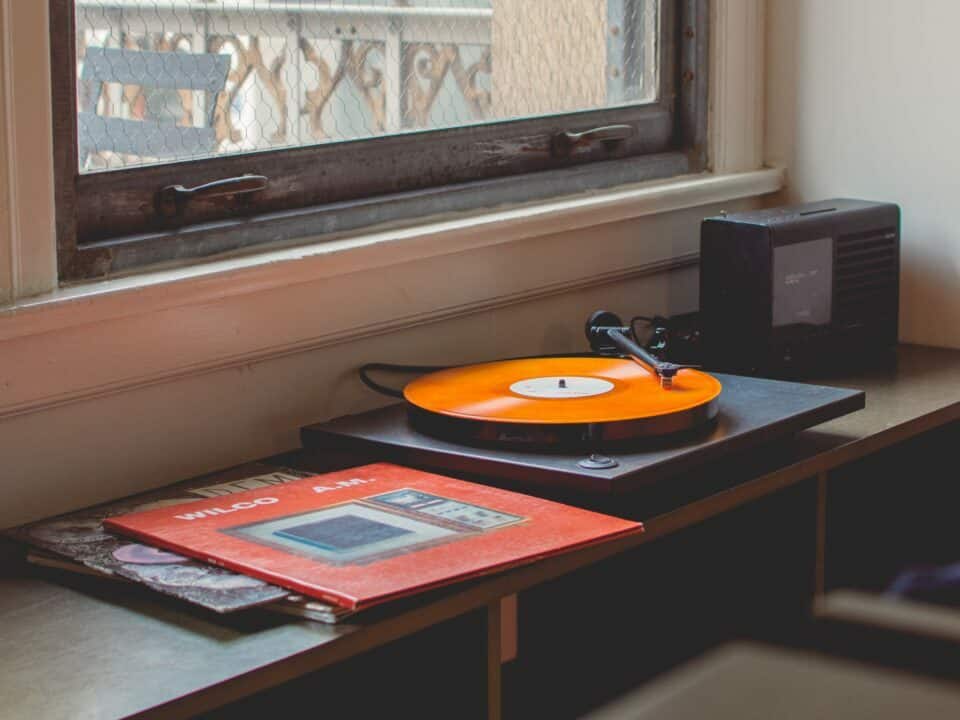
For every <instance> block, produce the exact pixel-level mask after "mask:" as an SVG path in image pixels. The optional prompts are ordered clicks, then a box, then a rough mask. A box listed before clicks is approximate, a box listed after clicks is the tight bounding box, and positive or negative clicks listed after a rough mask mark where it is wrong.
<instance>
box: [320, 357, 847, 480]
mask: <svg viewBox="0 0 960 720" xmlns="http://www.w3.org/2000/svg"><path fill="white" fill-rule="evenodd" d="M714 376H715V377H716V378H717V380H719V381H720V383H721V384H722V385H723V393H722V395H720V397H719V412H718V414H717V417H716V420H715V421H714V422H712V423H710V424H707V425H704V426H702V427H701V428H700V429H699V430H695V431H690V432H684V433H679V434H677V435H674V436H667V437H659V438H641V439H639V440H635V441H632V442H630V443H629V444H626V445H622V444H618V445H616V446H609V447H608V446H598V447H596V448H594V449H593V450H595V452H596V453H598V454H599V455H600V457H599V458H594V460H601V461H602V460H607V461H609V462H592V461H591V458H590V455H591V448H584V447H579V448H572V447H563V446H559V448H558V449H554V450H549V451H545V450H520V449H516V448H514V447H506V448H502V447H495V446H475V445H470V444H466V443H461V442H455V441H452V440H449V439H439V438H437V437H435V436H433V435H430V434H427V433H424V432H422V431H420V430H418V429H417V428H416V427H414V425H413V424H412V423H411V422H410V419H409V416H408V411H407V406H406V405H405V404H400V405H393V406H390V407H386V408H382V409H379V410H373V411H370V412H366V413H362V414H359V415H348V416H345V417H341V418H337V419H335V420H331V421H330V422H327V423H322V424H319V425H311V426H308V427H305V428H303V430H302V431H301V436H302V440H303V445H304V447H307V448H317V449H334V450H344V451H360V452H362V453H364V454H365V455H369V456H374V457H378V458H382V459H388V460H392V461H395V462H400V463H404V464H408V465H411V466H414V467H421V468H425V469H433V470H437V471H441V472H442V471H447V472H455V473H456V472H459V473H468V474H470V475H473V476H488V477H491V478H497V479H502V480H508V481H511V482H513V483H515V484H518V485H528V486H529V485H537V484H539V485H547V486H550V487H567V488H571V489H577V490H582V491H588V492H597V493H619V492H629V491H631V490H634V489H637V488H639V487H642V486H644V485H647V484H649V483H653V482H656V481H658V480H662V479H664V478H668V477H670V476H672V475H675V474H677V473H679V472H682V471H685V470H689V469H692V468H694V467H697V466H699V465H702V464H704V463H707V462H710V461H712V460H716V459H718V458H720V457H722V456H725V455H727V454H730V453H733V452H738V451H743V450H746V449H749V448H751V447H757V446H760V445H762V444H765V443H769V442H771V441H774V440H777V439H780V438H784V437H787V436H789V435H792V434H794V433H797V432H799V431H801V430H804V429H806V428H809V427H812V426H813V425H818V424H820V423H822V422H826V421H827V420H832V419H833V418H837V417H840V416H842V415H846V414H848V413H851V412H854V411H855V410H859V409H861V408H863V407H864V393H863V392H862V391H860V390H848V389H843V388H833V387H825V386H820V385H807V384H802V383H794V382H783V381H778V380H765V379H760V378H750V377H740V376H737V375H724V374H720V373H716V374H715V375H714Z"/></svg>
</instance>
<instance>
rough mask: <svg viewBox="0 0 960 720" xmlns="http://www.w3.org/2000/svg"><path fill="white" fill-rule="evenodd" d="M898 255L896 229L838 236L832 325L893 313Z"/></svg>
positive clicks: (894, 311) (882, 229) (894, 312)
mask: <svg viewBox="0 0 960 720" xmlns="http://www.w3.org/2000/svg"><path fill="white" fill-rule="evenodd" d="M899 256H900V248H899V243H898V242H897V229H896V228H895V227H886V228H879V229H876V230H868V231H866V232H859V233H851V234H849V235H841V236H839V237H837V241H836V262H835V264H834V271H835V273H836V274H835V280H834V282H835V285H836V297H835V298H834V301H835V302H834V308H833V318H834V322H836V323H849V322H858V321H863V320H864V319H865V318H867V317H877V316H883V315H895V314H896V312H897V302H898V298H897V295H898V293H897V290H896V286H897V282H898V275H899V272H900V257H899Z"/></svg>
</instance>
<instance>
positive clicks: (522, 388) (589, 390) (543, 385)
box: [510, 375, 615, 399]
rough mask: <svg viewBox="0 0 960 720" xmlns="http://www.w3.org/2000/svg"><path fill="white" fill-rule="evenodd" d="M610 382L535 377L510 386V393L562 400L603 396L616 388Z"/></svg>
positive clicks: (583, 378)
mask: <svg viewBox="0 0 960 720" xmlns="http://www.w3.org/2000/svg"><path fill="white" fill-rule="evenodd" d="M614 387H615V386H614V384H613V383H612V382H610V381H609V380H604V379H602V378H593V377H580V376H577V375H574V376H572V377H561V376H551V377H535V378H527V379H526V380H518V381H517V382H515V383H513V384H512V385H511V386H510V392H512V393H515V394H517V395H522V396H523V397H529V398H542V399H561V398H579V397H593V396H594V395H603V394H604V393H608V392H610V391H611V390H613V388H614Z"/></svg>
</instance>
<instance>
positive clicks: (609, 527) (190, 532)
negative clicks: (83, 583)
mask: <svg viewBox="0 0 960 720" xmlns="http://www.w3.org/2000/svg"><path fill="white" fill-rule="evenodd" d="M104 526H105V527H107V528H108V529H110V530H112V531H114V532H117V533H120V534H122V535H129V536H131V537H134V538H136V539H138V540H140V541H142V542H146V543H148V544H152V545H156V546H159V547H162V548H166V549H169V550H173V551H175V552H178V553H181V554H184V555H190V556H192V557H195V558H198V559H200V560H204V561H206V562H209V563H213V564H216V565H221V566H223V567H227V568H230V569H232V570H235V571H237V572H241V573H244V574H247V575H250V576H253V577H257V578H260V579H262V580H266V581H268V582H271V583H274V584H276V585H280V586H282V587H285V588H289V589H291V590H295V591H297V592H299V593H303V594H305V595H311V596H313V597H317V598H320V599H322V600H325V601H327V602H330V603H334V604H337V605H340V606H343V607H346V608H350V609H352V610H359V609H363V608H365V607H368V606H370V605H375V604H377V603H380V602H384V601H386V600H390V599H393V598H397V597H401V596H404V595H409V594H412V593H415V592H419V591H422V590H427V589H429V588H433V587H438V586H440V585H444V584H447V583H451V582H454V581H456V580H461V579H466V578H470V577H476V576H478V575H483V574H486V573H490V572H494V571H497V570H503V569H506V568H509V567H514V566H517V565H521V564H524V563H529V562H531V561H533V560H536V559H538V558H542V557H545V556H548V555H553V554H557V553H561V552H564V551H568V550H572V549H573V548H577V547H582V546H584V545H588V544H591V543H595V542H597V541H599V540H602V539H609V538H612V537H615V536H619V535H626V534H632V533H640V532H642V531H643V526H642V525H641V524H640V523H637V522H632V521H628V520H622V519H619V518H614V517H610V516H608V515H602V514H599V513H595V512H590V511H588V510H582V509H580V508H575V507H570V506H567V505H562V504H560V503H555V502H551V501H549V500H543V499H540V498H534V497H530V496H527V495H521V494H519V493H514V492H509V491H506V490H500V489H498V488H493V487H488V486H486V485H478V484H475V483H470V482H465V481H462V480H455V479H453V478H449V477H444V476H442V475H435V474H432V473H426V472H421V471H419V470H413V469H410V468H405V467H401V466H398V465H393V464H390V463H377V464H373V465H365V466H362V467H356V468H350V469H348V470H342V471H338V472H333V473H327V474H324V475H317V476H315V477H309V478H304V479H302V480H295V481H293V482H289V483H286V484H284V485H278V486H276V487H271V488H263V489H259V490H251V491H249V492H244V493H237V494H233V495H230V496H228V497H221V498H210V499H205V500H200V501H196V502H191V503H189V504H187V505H179V506H174V507H166V508H157V509H154V510H147V511H144V512H137V513H131V514H128V515H118V516H115V517H111V518H108V519H106V520H105V521H104Z"/></svg>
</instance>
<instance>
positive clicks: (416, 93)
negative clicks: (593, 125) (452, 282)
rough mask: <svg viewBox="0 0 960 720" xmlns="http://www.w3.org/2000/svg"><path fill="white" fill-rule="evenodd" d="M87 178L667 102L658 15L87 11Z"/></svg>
mask: <svg viewBox="0 0 960 720" xmlns="http://www.w3.org/2000/svg"><path fill="white" fill-rule="evenodd" d="M76 13H77V18H76V19H77V23H76V27H77V63H78V66H77V67H78V72H77V77H78V101H77V107H78V113H79V117H78V149H79V154H80V167H81V172H93V171H98V170H104V169H112V168H123V167H131V166H139V165H144V164H154V163H157V162H168V161H176V160H185V159H196V158H203V157H211V156H217V155H224V154H231V153H239V152H249V151H255V150H267V149H277V148H284V147H296V146H302V145H310V144H315V143H323V142H335V141H343V140H356V139H363V138H371V137H377V136H382V135H388V134H396V133H401V132H406V131H411V130H425V129H439V128H451V127H459V126H464V125H472V124H477V123H484V122H492V121H498V120H507V119H514V118H523V117H531V116H538V115H549V114H554V113H563V112H571V111H577V110H589V109H596V108H605V107H612V106H617V105H622V104H634V103H646V102H652V101H654V100H656V99H657V97H656V93H657V86H658V77H657V62H656V58H657V37H658V15H659V2H658V0H346V1H344V2H341V1H339V0H285V1H281V0H76Z"/></svg>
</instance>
